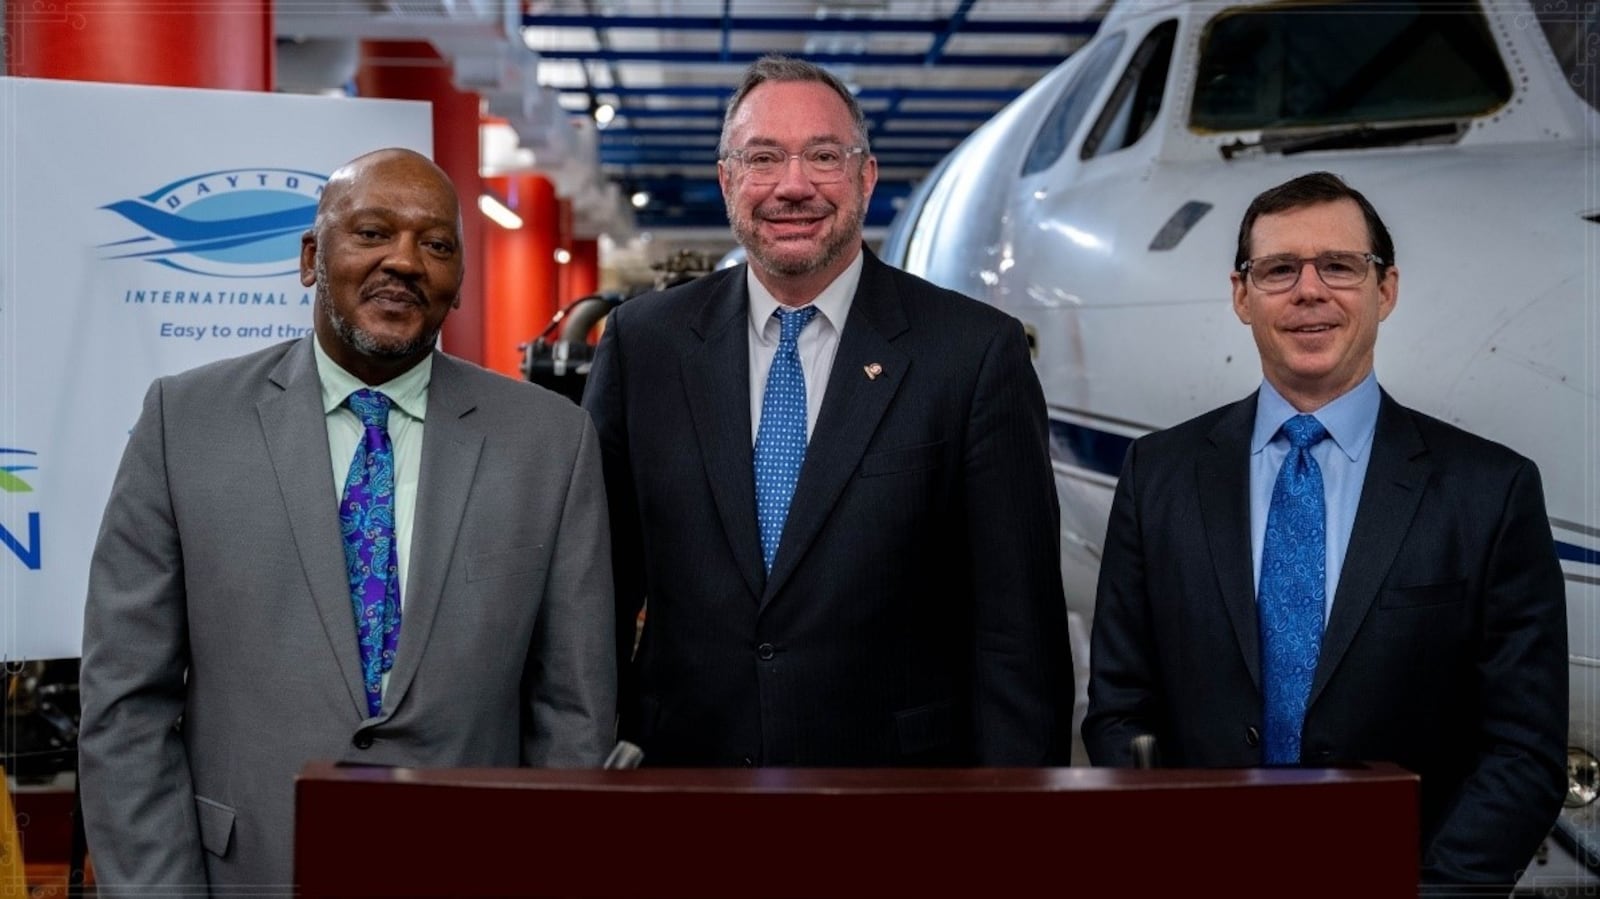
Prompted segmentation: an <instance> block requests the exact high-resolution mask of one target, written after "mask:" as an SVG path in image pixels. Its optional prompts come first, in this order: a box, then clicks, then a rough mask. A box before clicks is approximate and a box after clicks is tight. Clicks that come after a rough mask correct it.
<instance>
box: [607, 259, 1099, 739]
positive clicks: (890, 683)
mask: <svg viewBox="0 0 1600 899" xmlns="http://www.w3.org/2000/svg"><path fill="white" fill-rule="evenodd" d="M863 252H866V250H864V249H863ZM747 293H748V292H747V289H746V282H745V268H744V267H743V266H740V267H737V268H733V269H728V270H725V271H721V272H717V273H714V274H711V275H707V276H705V277H702V278H700V279H698V280H696V281H693V282H690V283H688V284H685V285H682V286H679V287H676V288H673V289H671V290H667V291H665V292H662V293H658V294H651V295H647V296H643V297H639V298H637V299H633V300H629V301H628V302H626V303H623V304H622V305H621V306H620V307H618V308H617V310H616V311H615V312H614V313H613V314H612V317H611V319H610V321H609V323H608V326H607V328H606V331H605V334H604V336H603V337H602V339H601V342H600V346H599V349H598V351H597V355H596V358H595V363H594V367H593V370H592V372H591V374H590V378H589V384H588V388H587V390H586V393H585V397H584V406H585V408H587V409H588V410H589V411H590V413H591V414H592V415H593V416H594V420H595V425H596V427H597V429H598V431H599V433H600V443H601V449H602V455H603V458H604V461H605V473H606V486H607V492H608V495H609V499H610V503H611V515H612V523H613V528H614V530H613V547H614V550H613V551H614V552H615V554H616V555H615V557H614V563H615V566H616V577H617V603H618V606H617V610H618V624H619V633H618V645H619V649H620V650H621V653H622V654H621V659H622V660H624V661H623V666H624V667H623V670H622V672H621V676H622V681H623V685H622V692H623V696H622V698H621V700H620V708H621V735H622V736H623V737H624V738H626V739H631V740H633V741H635V742H637V743H638V744H639V745H640V746H641V747H643V749H644V753H645V763H646V764H657V765H708V766H723V765H741V764H744V765H750V764H762V765H821V766H870V765H920V764H950V765H972V764H987V765H1054V764H1067V763H1068V761H1069V756H1070V752H1071V748H1070V747H1071V724H1070V722H1071V712H1072V695H1073V690H1072V665H1071V650H1070V648H1069V646H1068V643H1067V625H1066V612H1065V604H1064V599H1063V595H1062V589H1061V574H1060V548H1059V542H1058V540H1059V536H1058V528H1059V521H1058V519H1059V511H1058V508H1057V504H1056V502H1057V501H1056V495H1055V488H1054V484H1053V479H1052V475H1051V469H1050V463H1049V457H1048V448H1047V444H1046V439H1047V424H1046V417H1045V410H1044V398H1043V394H1042V391H1041V390H1040V387H1039V382H1038V378H1037V376H1036V375H1035V374H1034V372H1033V370H1032V367H1031V365H1030V363H1029V358H1028V350H1027V345H1026V341H1025V339H1024V336H1023V332H1022V328H1021V326H1020V325H1019V323H1018V322H1017V321H1016V320H1015V319H1012V318H1010V317H1009V316H1006V315H1004V314H1002V313H1000V312H998V311H997V310H995V309H993V308H992V307H989V306H986V305H984V304H981V303H978V302H976V301H974V300H972V299H969V298H966V297H963V296H961V295H959V294H955V293H952V292H950V291H946V290H942V289H939V288H937V287H934V286H933V285H931V284H928V283H927V282H925V281H922V280H920V279H918V278H915V277H912V276H911V275H908V274H906V273H904V272H901V271H898V270H896V269H893V268H891V267H889V266H887V265H884V264H883V263H882V262H880V261H878V260H877V259H876V258H874V257H873V256H872V255H871V254H870V253H868V255H867V258H866V260H865V265H864V268H863V271H862V275H861V282H860V286H859V288H858V289H857V291H856V295H855V299H854V301H853V305H852V306H851V309H850V314H849V318H848V320H847V322H846V324H845V328H844V330H843V333H842V336H841V339H840V344H839V349H838V354H837V356H836V358H835V361H834V365H833V369H832V372H831V374H830V379H829V382H828V388H827V395H826V396H825V397H824V398H823V404H822V409H821V412H820V413H819V414H818V418H817V422H816V425H815V428H814V430H813V433H812V437H811V441H810V445H809V448H808V450H807V453H806V459H805V464H804V467H803V468H802V470H801V473H800V479H799V483H798V485H797V487H796V490H795V496H794V500H793V502H792V504H791V506H790V510H789V517H788V521H787V523H786V525H785V530H784V535H783V542H782V545H781V546H780V548H779V550H778V554H777V558H776V560H775V561H774V567H773V570H772V574H771V576H770V577H768V576H767V574H766V573H765V571H764V570H763V566H762V563H761V552H760V545H759V539H758V537H757V531H756V512H755V486H754V474H753V471H752V450H751V436H750V435H751V422H750V393H749V372H748V369H749V362H748V349H747V345H748V344H747V342H748V331H749V325H748V312H747V305H748V296H747ZM872 363H876V364H877V365H878V366H881V370H882V372H881V374H880V375H878V376H877V377H868V375H867V373H866V371H865V369H866V367H867V366H868V365H870V364H872ZM646 597H648V609H647V612H646V616H645V621H646V623H645V627H644V632H643V637H642V640H641V643H640V646H639V649H638V654H637V657H636V658H635V659H634V660H633V662H632V664H631V665H629V664H627V661H626V660H627V659H628V658H629V656H630V655H631V652H630V649H631V647H632V643H633V622H634V621H635V618H636V614H637V612H638V611H639V608H640V605H641V603H643V602H644V601H645V599H646Z"/></svg>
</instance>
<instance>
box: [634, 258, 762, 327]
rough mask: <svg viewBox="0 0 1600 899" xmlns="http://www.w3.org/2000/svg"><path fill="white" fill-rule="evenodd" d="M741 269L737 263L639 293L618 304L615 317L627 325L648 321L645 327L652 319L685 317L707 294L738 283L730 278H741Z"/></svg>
mask: <svg viewBox="0 0 1600 899" xmlns="http://www.w3.org/2000/svg"><path fill="white" fill-rule="evenodd" d="M744 271H745V267H744V266H742V265H738V266H734V267H732V268H725V269H722V270H720V271H715V272H711V273H710V274H707V275H702V276H700V277H698V278H696V279H694V280H693V281H687V282H685V283H683V284H678V285H675V286H672V287H668V288H666V289H665V290H651V291H648V292H646V293H641V294H639V295H638V296H636V297H633V298H631V299H628V300H624V301H623V302H622V303H621V304H619V305H618V306H617V309H616V313H615V314H616V316H617V321H618V322H622V321H623V320H624V319H626V321H627V322H628V323H629V324H630V325H631V324H632V323H634V322H644V323H647V324H644V325H643V326H644V327H650V326H651V323H655V322H679V321H684V320H686V319H687V318H689V317H690V316H692V315H693V314H694V312H696V311H697V310H699V309H700V307H701V306H703V305H704V304H705V303H706V302H707V301H708V300H709V299H710V298H712V297H715V296H717V295H719V294H720V293H721V292H722V291H723V290H725V289H728V288H730V287H737V286H738V285H737V284H736V283H733V279H735V278H742V277H743V276H744Z"/></svg>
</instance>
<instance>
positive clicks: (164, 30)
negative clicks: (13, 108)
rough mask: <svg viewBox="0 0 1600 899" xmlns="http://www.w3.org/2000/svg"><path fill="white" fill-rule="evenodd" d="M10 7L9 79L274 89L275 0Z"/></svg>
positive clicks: (122, 0) (16, 2)
mask: <svg viewBox="0 0 1600 899" xmlns="http://www.w3.org/2000/svg"><path fill="white" fill-rule="evenodd" d="M4 6H5V25H6V32H5V33H6V45H5V50H6V53H5V63H6V72H7V73H8V74H11V75H15V76H18V77H23V78H61V79H69V80H73V81H107V82H114V83H118V84H156V85H164V86H167V87H211V88H226V89H230V90H241V91H269V90H272V78H273V60H274V56H275V54H274V51H273V28H272V3H271V0H259V2H248V0H246V2H237V0H235V2H231V3H173V2H171V0H102V2H98V3H60V2H57V3H37V2H33V0H12V2H9V3H5V4H4Z"/></svg>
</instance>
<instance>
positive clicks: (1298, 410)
mask: <svg viewBox="0 0 1600 899" xmlns="http://www.w3.org/2000/svg"><path fill="white" fill-rule="evenodd" d="M1232 280H1233V306H1234V311H1235V313H1236V314H1237V315H1238V316H1239V320H1240V321H1241V322H1243V323H1245V324H1246V325H1249V326H1250V329H1251V331H1252V333H1253V334H1254V336H1255V340H1256V346H1257V348H1258V350H1259V352H1260V356H1261V367H1262V373H1263V375H1264V379H1263V381H1262V384H1261V388H1260V390H1259V391H1258V392H1257V393H1256V394H1255V395H1253V396H1250V397H1247V398H1245V399H1243V400H1241V401H1239V402H1236V403H1233V404H1231V405H1228V406H1224V407H1222V408H1221V409H1217V410H1214V411H1212V412H1209V413H1207V414H1205V415H1202V416H1200V417H1199V418H1196V419H1194V420H1192V421H1189V422H1185V423H1184V424H1181V425H1178V426H1176V427H1174V428H1171V429H1169V430H1166V431H1161V432H1158V433H1155V434H1151V435H1149V436H1147V437H1144V438H1142V439H1140V440H1138V441H1135V442H1134V444H1133V447H1132V448H1131V449H1130V450H1129V452H1128V456H1127V459H1126V461H1125V462H1124V465H1123V469H1122V475H1121V480H1120V481H1119V482H1118V484H1117V492H1116V498H1115V500H1114V501H1113V503H1112V508H1111V519H1110V524H1109V527H1108V532H1107V535H1106V545H1105V555H1104V557H1103V559H1102V561H1101V568H1100V583H1099V590H1098V593H1097V598H1096V607H1095V622H1094V633H1093V638H1092V651H1091V676H1090V681H1089V711H1088V716H1087V718H1086V719H1085V721H1084V725H1083V736H1084V742H1085V744H1086V745H1087V747H1088V750H1089V757H1090V759H1091V760H1092V761H1093V762H1094V763H1095V764H1097V765H1125V764H1129V763H1131V761H1132V751H1131V748H1130V747H1131V743H1132V740H1133V738H1134V737H1136V736H1139V735H1143V734H1149V735H1153V736H1154V737H1155V739H1156V743H1157V747H1158V751H1159V753H1160V756H1161V759H1162V762H1163V763H1165V764H1168V765H1171V766H1174V767H1226V766H1248V765H1259V764H1263V763H1267V764H1297V763H1298V764H1305V765H1310V766H1327V765H1335V764H1339V763H1342V762H1364V761H1365V762H1370V761H1392V762H1396V763H1398V764H1400V765H1403V766H1405V767H1406V768H1408V769H1410V770H1412V771H1415V772H1417V773H1418V774H1419V775H1421V780H1422V792H1421V808H1420V811H1421V831H1422V832H1421V840H1422V845H1421V859H1422V870H1421V874H1422V880H1423V882H1424V883H1425V884H1484V885H1492V888H1493V889H1495V890H1496V891H1498V892H1499V893H1501V894H1504V893H1505V892H1506V891H1507V890H1509V889H1510V886H1511V885H1512V884H1513V883H1514V882H1515V881H1516V879H1517V876H1518V873H1519V870H1520V869H1521V868H1523V867H1524V866H1525V865H1526V864H1527V862H1528V860H1529V859H1530V858H1531V856H1532V854H1533V852H1534V850H1535V849H1536V848H1537V847H1538V845H1539V842H1540V840H1541V839H1542V838H1543V837H1544V836H1545V834H1546V833H1547V832H1548V830H1549V828H1550V826H1551V824H1552V823H1553V822H1554V820H1555V816H1556V813H1557V811H1558V809H1559V808H1560V806H1561V800H1562V796H1563V794H1564V792H1565V766H1564V759H1565V746H1566V720H1567V642H1566V634H1567V628H1566V606H1565V598H1564V594H1563V586H1562V577H1561V570H1560V565H1559V563H1558V561H1557V559H1556V555H1555V548H1554V543H1553V541H1552V538H1551V534H1550V528H1549V522H1548V521H1547V519H1546V517H1545V509H1544V497H1543V493H1542V490H1541V488H1540V481H1539V473H1538V470H1537V469H1536V468H1535V467H1534V465H1533V463H1532V462H1530V461H1529V460H1527V459H1525V458H1523V457H1521V456H1519V455H1517V454H1516V453H1514V452H1512V451H1511V450H1509V449H1507V448H1506V447H1504V446H1501V445H1499V444H1496V443H1491V442H1490V441H1488V440H1484V439H1482V438H1480V437H1475V436H1473V435H1471V434H1468V433H1467V432H1465V431H1462V430H1460V429H1459V428H1455V427H1452V426H1451V425H1448V424H1445V423H1444V422H1441V421H1438V420H1436V419H1433V418H1429V417H1427V416H1425V415H1422V414H1420V413H1418V412H1415V411H1412V410H1410V409H1407V408H1405V407H1404V406H1401V405H1400V404H1399V403H1397V402H1395V401H1394V400H1393V399H1391V398H1390V397H1389V395H1388V394H1387V393H1385V392H1384V391H1383V390H1382V389H1380V388H1379V387H1378V384H1377V381H1376V379H1375V375H1374V373H1373V349H1374V346H1375V344H1376V341H1377V336H1378V325H1379V322H1381V321H1382V320H1383V319H1385V318H1387V317H1388V315H1389V313H1390V312H1391V311H1393V309H1394V307H1395V302H1396V299H1397V297H1398V293H1399V283H1400V272H1399V270H1398V269H1397V268H1396V267H1395V262H1394V243H1393V241H1392V240H1391V238H1390V236H1389V232H1388V229H1387V228H1385V227H1384V224H1383V222H1382V220H1381V219H1380V218H1379V217H1378V214H1377V212H1376V210H1374V209H1373V207H1372V204H1371V203H1369V202H1368V201H1367V199H1366V198H1365V197H1363V196H1362V195H1361V194H1360V193H1359V192H1358V191H1356V190H1354V189H1352V188H1350V187H1349V186H1348V185H1346V184H1345V183H1344V182H1343V181H1341V180H1340V179H1339V178H1338V177H1336V176H1334V175H1331V174H1328V173H1326V172H1317V173H1313V174H1309V175H1304V176H1302V177H1299V178H1295V179H1293V180H1291V181H1289V182H1286V183H1284V184H1281V185H1279V186H1277V187H1274V188H1272V189H1271V190H1268V191H1266V192H1265V193H1263V194H1261V195H1260V196H1258V197H1256V199H1255V200H1254V201H1253V202H1252V203H1251V205H1250V207H1249V209H1248V211H1247V212H1246V213H1245V217H1244V221H1243V224H1242V225H1241V226H1240V229H1239V244H1238V251H1237V255H1236V258H1235V260H1234V271H1233V275H1232ZM1312 419H1314V424H1313V423H1312V421H1311V420H1312ZM1297 420H1298V421H1300V422H1304V423H1306V424H1310V425H1311V431H1313V432H1314V434H1315V436H1314V437H1312V438H1311V440H1312V441H1317V442H1314V443H1313V445H1310V446H1309V450H1308V451H1309V453H1310V455H1311V458H1312V459H1313V460H1314V462H1307V463H1305V466H1304V467H1305V468H1306V469H1315V471H1316V472H1317V475H1318V478H1319V480H1320V482H1321V483H1320V490H1318V491H1317V492H1316V495H1315V497H1314V500H1308V498H1307V496H1306V493H1305V491H1304V490H1302V489H1300V488H1294V489H1293V490H1292V491H1290V490H1289V489H1288V488H1284V491H1285V492H1286V493H1287V492H1294V493H1295V494H1296V496H1295V497H1293V498H1292V499H1294V501H1295V502H1300V503H1303V502H1307V501H1314V502H1315V503H1316V505H1315V508H1316V510H1317V514H1316V515H1315V519H1316V520H1315V521H1313V522H1311V524H1312V528H1311V532H1314V533H1315V537H1316V540H1315V544H1314V545H1315V550H1314V551H1313V552H1311V553H1309V554H1306V553H1302V554H1301V556H1300V558H1299V559H1298V560H1297V561H1296V562H1295V563H1294V564H1293V565H1291V566H1289V567H1288V568H1287V569H1285V568H1284V567H1283V566H1281V565H1279V564H1277V563H1275V562H1274V556H1275V555H1277V554H1278V553H1279V552H1280V550H1279V549H1276V548H1275V547H1279V546H1282V545H1283V543H1282V541H1285V540H1287V539H1288V538H1287V536H1286V534H1287V532H1289V531H1292V530H1294V528H1293V527H1292V526H1291V525H1290V524H1287V523H1285V524H1277V523H1274V522H1290V521H1291V520H1292V519H1291V518H1290V517H1289V516H1292V515H1293V513H1292V512H1290V511H1285V512H1284V513H1283V514H1284V516H1285V517H1282V518H1280V517H1278V515H1279V508H1280V505H1279V503H1278V502H1277V499H1278V497H1275V495H1274V491H1275V490H1277V489H1279V487H1278V484H1279V482H1280V480H1281V481H1283V483H1285V484H1286V485H1287V484H1288V483H1289V482H1290V480H1291V478H1290V477H1285V476H1284V472H1283V468H1285V467H1287V466H1288V465H1289V462H1287V461H1286V460H1288V459H1290V458H1291V456H1292V454H1295V453H1297V452H1298V450H1297V449H1296V447H1298V446H1299V445H1300V444H1299V442H1297V441H1296V440H1295V438H1296V436H1297V433H1298V429H1297V428H1295V427H1292V425H1294V424H1295V422H1296V421H1297ZM1317 438H1320V440H1317ZM1307 442H1310V441H1307ZM1292 474H1293V473H1291V475H1292ZM1284 499H1285V503H1284V504H1283V508H1284V509H1286V510H1287V509H1289V508H1290V507H1292V506H1293V505H1294V502H1288V500H1289V499H1291V498H1290V497H1284ZM1307 508H1309V507H1307ZM1264 556H1265V557H1267V558H1266V561H1263V557H1264ZM1297 566H1298V567H1297ZM1308 574H1309V575H1311V576H1310V577H1307V575H1308ZM1284 578H1288V580H1289V581H1290V582H1293V581H1295V579H1297V578H1298V579H1300V580H1299V583H1300V585H1301V587H1300V590H1301V593H1303V596H1300V597H1298V599H1305V598H1308V597H1309V598H1310V605H1311V607H1312V611H1313V614H1312V615H1310V618H1309V627H1310V630H1309V632H1308V634H1309V636H1304V635H1302V636H1301V637H1296V636H1293V635H1290V636H1288V637H1285V636H1282V635H1284V634H1285V632H1286V631H1289V630H1292V626H1291V625H1290V624H1287V623H1286V621H1288V620H1289V618H1290V613H1287V612H1285V608H1287V606H1286V605H1283V604H1282V603H1285V602H1294V601H1297V599H1296V598H1295V597H1290V598H1289V599H1288V600H1287V601H1285V600H1284V599H1283V595H1284V594H1285V593H1286V591H1285V590H1284V589H1283V588H1282V585H1283V583H1285V581H1284V580H1283V579H1284ZM1258 584H1259V585H1260V590H1259V596H1258V589H1257V585H1258ZM1287 592H1293V591H1287ZM1286 640H1287V642H1288V643H1290V644H1296V646H1289V647H1288V649H1289V652H1288V655H1289V656H1293V654H1294V653H1295V652H1298V651H1300V650H1301V649H1303V650H1305V656H1304V665H1303V666H1302V667H1301V668H1300V671H1299V674H1300V675H1303V680H1298V681H1297V680H1296V678H1297V675H1296V673H1295V670H1294V666H1293V665H1289V666H1287V667H1284V666H1283V665H1282V662H1281V659H1282V658H1283V656H1282V655H1280V654H1279V649H1278V647H1283V646H1285V641H1286ZM1297 647H1298V648H1297ZM1296 684H1298V687H1296V686H1295V685H1296ZM1297 692H1298V696H1293V695H1292V694H1295V693H1297ZM1285 694H1290V698H1291V700H1292V701H1291V702H1289V703H1287V705H1285V704H1280V702H1279V701H1278V698H1279V697H1282V696H1284V695H1285ZM1286 709H1288V711H1285V710H1286ZM1313 848H1314V847H1313Z"/></svg>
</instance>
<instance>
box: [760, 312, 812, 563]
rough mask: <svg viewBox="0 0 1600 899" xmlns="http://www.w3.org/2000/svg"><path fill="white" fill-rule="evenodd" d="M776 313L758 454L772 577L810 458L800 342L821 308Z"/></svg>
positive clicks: (766, 558) (765, 554) (764, 553)
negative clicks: (774, 343)
mask: <svg viewBox="0 0 1600 899" xmlns="http://www.w3.org/2000/svg"><path fill="white" fill-rule="evenodd" d="M775 314H776V315H777V316H778V352H777V353H776V354H775V355H774V356H773V357H772V369H771V370H770V371H769V372H767V389H766V392H765V393H764V394H762V397H761V424H760V426H759V427H757V428H756V449H755V472H756V523H757V526H758V527H759V528H760V530H761V559H762V561H763V562H764V563H765V564H766V566H767V572H768V573H769V574H770V573H771V572H772V560H773V559H774V558H776V557H777V555H778V541H779V540H780V539H782V537H783V523H784V521H785V520H786V519H788V517H789V500H790V499H792V498H793V497H794V485H795V482H797V481H798V480H800V463H801V462H803V461H805V457H806V376H805V372H804V371H802V370H801V368H800V353H799V350H798V349H797V347H796V342H797V341H798V340H799V339H800V332H801V330H803V329H804V328H805V326H806V325H807V324H810V322H811V320H812V319H813V318H815V317H816V315H817V308H816V307H815V306H807V307H806V308H804V309H779V310H778V311H777V312H776V313H775Z"/></svg>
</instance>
